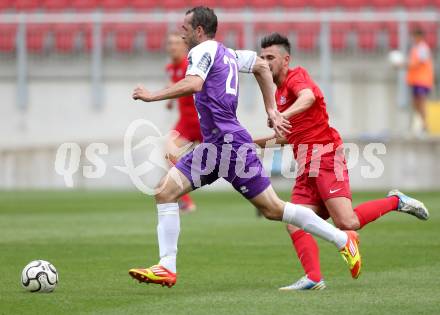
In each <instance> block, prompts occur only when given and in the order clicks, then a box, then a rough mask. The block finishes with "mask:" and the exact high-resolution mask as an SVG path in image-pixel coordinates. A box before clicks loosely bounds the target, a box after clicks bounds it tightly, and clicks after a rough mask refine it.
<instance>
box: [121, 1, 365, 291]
mask: <svg viewBox="0 0 440 315" xmlns="http://www.w3.org/2000/svg"><path fill="white" fill-rule="evenodd" d="M216 31H217V16H216V15H215V14H214V11H213V10H212V9H210V8H207V7H196V8H193V9H191V10H189V11H187V12H186V15H185V18H184V22H183V25H182V33H183V38H184V40H185V42H186V43H187V44H188V46H189V47H190V48H191V51H190V52H189V54H188V61H189V66H188V69H187V72H186V76H185V78H184V79H182V80H180V81H179V82H177V83H175V84H174V85H172V86H171V87H168V88H166V89H163V90H161V91H158V92H150V91H148V90H146V89H145V88H143V87H141V86H138V87H137V88H136V89H135V90H134V92H133V98H134V99H135V100H138V99H140V100H142V101H145V102H153V101H160V100H165V99H171V98H177V97H181V96H184V95H190V94H195V105H196V109H197V111H198V114H199V119H200V125H201V130H202V134H203V142H202V143H201V144H199V145H198V146H197V147H196V148H195V149H194V151H193V152H191V153H189V154H187V155H185V156H184V157H183V158H182V159H180V160H179V162H178V163H177V164H176V165H175V166H174V167H173V168H171V169H170V170H169V172H168V174H167V175H166V176H165V177H164V178H163V179H162V180H161V181H160V183H159V186H158V189H157V193H156V195H155V199H156V203H157V210H158V226H157V236H158V243H159V255H160V261H159V263H158V264H157V265H154V266H152V267H150V268H134V269H131V270H130V271H129V274H130V275H131V276H132V277H133V278H135V279H137V280H139V281H141V282H146V283H157V284H161V285H166V286H168V287H171V286H173V285H174V284H175V283H176V279H177V274H176V256H177V242H178V237H179V232H180V219H179V206H178V203H177V200H178V199H179V197H181V196H182V195H183V194H185V193H188V192H190V191H192V190H194V189H197V188H198V187H201V186H203V185H207V184H211V183H213V182H214V181H216V180H217V179H219V178H220V177H222V178H224V179H225V180H227V181H228V182H230V183H231V184H232V186H233V187H234V188H235V189H236V190H237V191H239V192H240V193H241V194H242V195H243V196H244V197H245V198H246V199H248V200H249V201H250V202H251V203H252V204H253V205H254V206H255V207H256V208H258V209H259V210H260V211H261V213H262V214H263V215H264V216H265V217H266V218H268V219H270V220H278V221H283V222H286V223H290V224H294V225H296V226H299V227H301V228H302V229H304V230H305V231H307V232H309V233H311V234H314V235H316V236H319V237H321V238H323V239H325V240H327V241H329V242H332V243H333V244H335V245H336V247H337V248H338V250H340V252H341V254H342V257H343V258H344V259H345V260H346V261H347V263H348V265H349V268H350V269H353V268H360V264H361V258H360V253H359V249H358V239H357V234H356V233H355V232H353V231H347V232H344V231H341V230H339V229H337V228H335V227H334V226H332V225H331V224H329V223H327V222H326V221H324V220H322V219H321V218H320V217H318V216H317V215H316V214H315V213H314V212H313V211H312V210H311V209H309V208H306V207H303V206H299V205H295V204H292V203H289V202H284V201H282V200H280V199H279V198H278V196H277V195H276V193H275V192H274V190H273V188H272V186H271V184H270V181H269V179H268V177H267V176H266V175H265V174H264V171H263V168H262V165H261V162H260V160H259V159H258V157H257V155H256V152H255V147H254V146H253V144H252V138H251V137H250V135H249V133H248V132H247V131H246V130H245V129H244V128H243V126H242V125H241V124H240V123H239V121H238V120H237V116H236V109H237V104H238V90H239V84H238V72H245V73H253V74H254V76H255V79H256V80H257V82H258V84H259V86H260V89H261V92H262V94H263V99H264V104H265V107H266V112H267V115H268V119H269V121H270V122H271V125H272V126H273V128H274V130H275V132H276V133H277V134H279V135H281V134H283V133H284V132H287V131H288V128H289V127H290V125H289V123H288V122H287V121H286V120H284V119H283V118H282V117H281V115H280V114H279V113H278V112H277V111H276V109H275V108H276V107H275V99H274V91H273V83H272V75H271V72H270V69H269V67H268V65H267V64H266V62H265V61H263V60H262V59H261V58H259V57H257V55H256V53H255V52H253V51H245V50H242V51H234V50H232V49H228V48H226V47H225V46H223V45H222V44H221V43H219V42H216V41H215V40H214V37H215V33H216Z"/></svg>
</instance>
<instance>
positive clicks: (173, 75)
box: [166, 32, 203, 212]
mask: <svg viewBox="0 0 440 315" xmlns="http://www.w3.org/2000/svg"><path fill="white" fill-rule="evenodd" d="M167 52H168V55H169V57H170V59H171V61H170V63H169V64H168V65H167V66H166V71H167V73H168V75H169V78H170V83H169V86H171V85H172V84H174V83H176V82H178V81H180V80H181V79H183V78H184V77H185V73H186V68H187V67H188V59H187V55H188V47H187V45H186V44H185V42H184V40H183V38H182V37H181V36H180V35H179V34H178V33H177V32H176V33H170V34H169V35H168V40H167ZM174 101H175V100H169V102H168V103H167V109H169V110H172V108H173V103H174ZM177 104H178V110H179V120H178V121H177V123H176V125H175V126H174V128H173V129H174V130H175V131H177V133H178V134H177V136H176V137H170V139H169V140H168V142H167V146H166V151H167V158H168V160H169V161H170V163H171V164H172V165H174V164H176V162H177V160H178V159H179V158H180V156H174V155H173V154H172V152H173V148H176V147H177V148H182V147H184V146H186V145H188V144H189V143H200V142H202V140H203V139H202V133H201V131H200V122H199V119H198V117H197V111H196V108H195V105H194V98H193V96H192V95H188V96H182V97H179V98H178V99H177ZM179 204H180V211H182V212H191V211H194V210H195V209H196V205H195V203H194V202H193V200H192V198H191V197H190V196H189V194H185V195H183V196H182V197H181V198H180V200H179Z"/></svg>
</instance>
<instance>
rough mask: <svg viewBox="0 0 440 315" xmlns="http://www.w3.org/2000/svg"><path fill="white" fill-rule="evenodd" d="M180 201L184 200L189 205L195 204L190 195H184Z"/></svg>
mask: <svg viewBox="0 0 440 315" xmlns="http://www.w3.org/2000/svg"><path fill="white" fill-rule="evenodd" d="M180 200H182V201H183V202H184V203H186V204H187V205H188V204H192V203H193V201H192V199H191V197H190V196H189V194H185V195H183V196H182V197H180Z"/></svg>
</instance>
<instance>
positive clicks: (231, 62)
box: [186, 40, 256, 143]
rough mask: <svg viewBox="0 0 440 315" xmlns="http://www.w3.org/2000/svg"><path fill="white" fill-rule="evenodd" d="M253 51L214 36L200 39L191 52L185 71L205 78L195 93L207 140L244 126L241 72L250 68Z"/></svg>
mask: <svg viewBox="0 0 440 315" xmlns="http://www.w3.org/2000/svg"><path fill="white" fill-rule="evenodd" d="M255 60H256V53H255V52H253V51H245V50H242V51H234V50H232V49H228V48H226V47H225V46H224V45H223V44H221V43H218V42H216V41H214V40H208V41H205V42H203V43H200V44H199V45H197V46H196V47H194V48H193V49H191V51H190V52H189V54H188V62H189V65H188V69H187V71H186V75H197V76H199V77H201V78H202V79H203V80H204V81H205V82H204V84H203V88H202V90H201V91H200V92H198V93H196V94H195V105H196V109H197V112H198V116H199V120H200V126H201V130H202V134H203V141H204V142H211V143H216V142H219V141H222V139H223V136H224V135H225V134H228V133H235V132H237V131H242V130H245V129H244V127H243V126H241V124H240V123H239V122H238V120H237V115H236V110H237V104H238V72H248V73H249V72H251V71H252V67H253V65H254V64H255Z"/></svg>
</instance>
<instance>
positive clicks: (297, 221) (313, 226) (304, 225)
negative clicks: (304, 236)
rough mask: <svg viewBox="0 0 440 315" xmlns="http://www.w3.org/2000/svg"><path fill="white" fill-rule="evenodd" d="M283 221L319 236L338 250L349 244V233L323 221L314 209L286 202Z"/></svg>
mask: <svg viewBox="0 0 440 315" xmlns="http://www.w3.org/2000/svg"><path fill="white" fill-rule="evenodd" d="M282 221H283V222H286V223H290V224H293V225H296V226H297V227H299V228H301V229H303V230H304V231H306V232H309V233H311V234H313V235H316V236H319V237H320V238H322V239H324V240H326V241H329V242H331V243H333V244H335V245H336V247H337V248H338V249H342V248H343V247H344V246H345V244H346V243H347V238H348V237H347V233H345V232H343V231H341V230H340V229H338V228H336V227H334V226H333V225H331V224H330V223H328V222H326V221H324V220H323V219H321V218H320V217H319V216H318V215H317V214H316V213H315V212H314V211H313V210H312V209H309V208H306V207H303V206H300V205H295V204H293V203H290V202H286V205H285V206H284V213H283V219H282Z"/></svg>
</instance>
